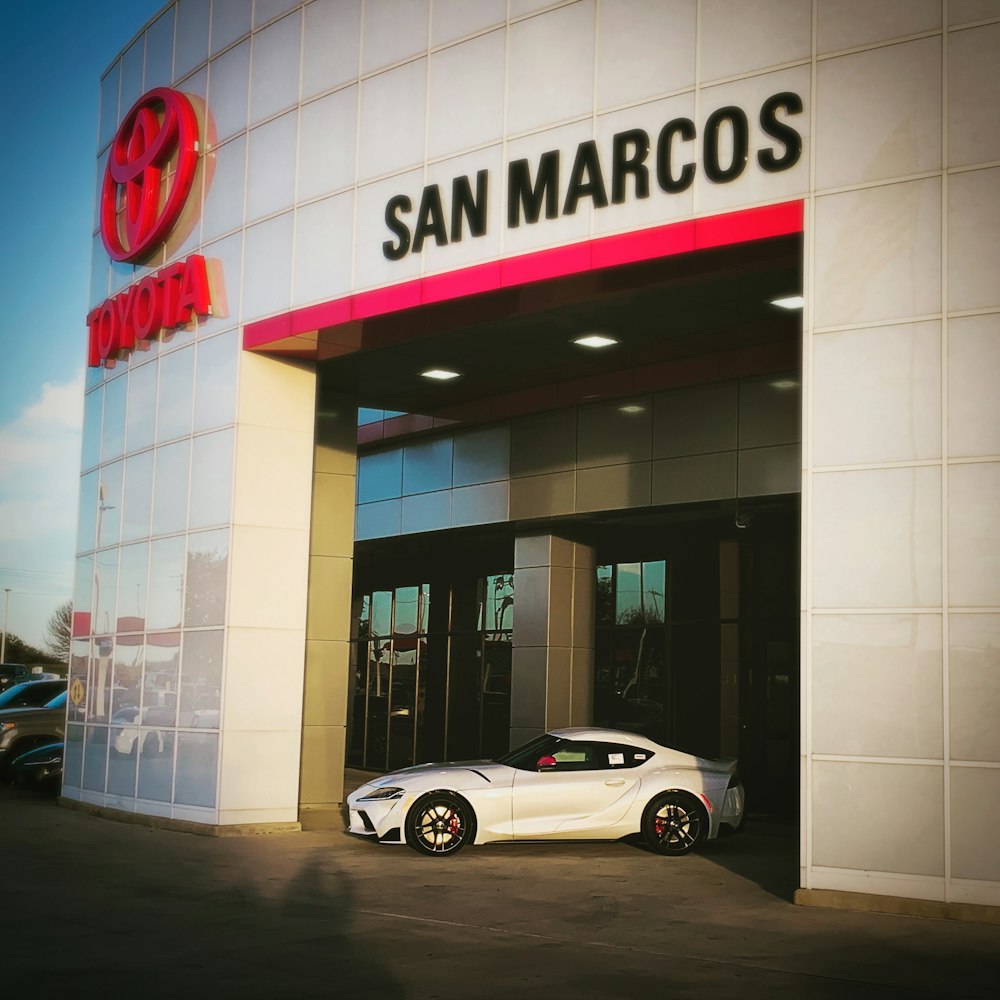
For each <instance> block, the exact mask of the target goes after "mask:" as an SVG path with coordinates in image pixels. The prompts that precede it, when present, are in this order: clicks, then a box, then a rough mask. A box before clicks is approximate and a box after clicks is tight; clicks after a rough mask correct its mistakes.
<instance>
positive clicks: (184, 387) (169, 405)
mask: <svg viewBox="0 0 1000 1000" xmlns="http://www.w3.org/2000/svg"><path fill="white" fill-rule="evenodd" d="M159 366H160V384H159V389H158V391H157V395H156V440H157V441H169V440H171V439H172V438H176V437H183V436H184V435H186V434H190V433H191V404H192V401H193V399H194V347H193V345H192V346H189V347H184V348H182V349H181V350H179V351H172V352H170V353H169V354H164V355H162V356H161V358H160V362H159Z"/></svg>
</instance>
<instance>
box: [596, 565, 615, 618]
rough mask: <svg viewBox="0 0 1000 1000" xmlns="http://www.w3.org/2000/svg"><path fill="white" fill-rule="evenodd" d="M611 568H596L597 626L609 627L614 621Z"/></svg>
mask: <svg viewBox="0 0 1000 1000" xmlns="http://www.w3.org/2000/svg"><path fill="white" fill-rule="evenodd" d="M612 586H613V584H612V578H611V567H610V566H598V567H597V624H598V625H611V624H613V621H614V608H615V602H614V591H613V589H612Z"/></svg>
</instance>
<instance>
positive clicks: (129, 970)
mask: <svg viewBox="0 0 1000 1000" xmlns="http://www.w3.org/2000/svg"><path fill="white" fill-rule="evenodd" d="M0 800H2V801H0V809H2V810H3V812H4V813H5V816H4V822H3V823H0V852H2V856H3V858H4V859H5V860H6V861H8V864H7V865H5V869H6V872H5V879H4V881H5V886H6V888H7V890H8V891H9V892H11V893H12V895H13V898H16V899H18V900H19V903H18V911H19V912H18V914H17V921H18V925H19V926H21V927H24V928H35V932H34V933H25V934H23V935H18V938H17V944H16V947H15V948H11V949H9V950H8V951H7V954H6V957H5V960H4V977H3V978H4V980H5V982H6V983H7V984H8V985H10V984H12V983H19V984H21V985H22V986H28V985H30V984H32V983H34V984H35V985H37V986H39V987H41V986H42V985H44V988H45V993H46V994H55V993H56V991H57V990H58V991H59V992H63V991H65V992H66V995H71V996H91V995H97V994H98V992H101V993H103V992H105V991H106V990H108V989H109V988H111V987H113V988H115V989H117V988H119V987H120V988H125V989H127V990H128V992H133V990H134V991H135V992H137V993H138V994H139V995H141V996H144V997H160V996H173V997H178V996H180V997H183V996H185V995H187V996H195V997H196V996H204V995H207V994H208V992H209V991H211V992H212V993H214V994H216V995H221V996H237V995H240V996H265V995H273V996H287V995H294V996H332V995H343V994H342V993H341V991H348V990H351V991H356V993H357V995H360V996H377V997H386V998H396V997H403V996H404V995H405V991H404V989H403V987H402V986H401V985H400V983H399V981H398V979H397V978H396V976H395V975H394V974H393V972H392V971H390V969H389V968H388V967H387V965H386V964H385V962H384V961H383V960H382V958H381V957H380V954H379V950H378V949H377V948H376V947H374V946H373V945H372V944H371V943H370V942H368V941H366V940H365V939H364V937H363V936H362V935H361V934H360V933H356V932H355V928H354V926H353V923H354V916H353V914H354V909H355V906H356V901H355V898H354V891H353V888H352V882H351V879H350V878H349V877H348V876H347V875H346V874H345V873H344V872H343V871H342V870H341V869H340V868H339V867H338V865H337V864H335V863H334V861H333V859H332V857H331V852H330V851H328V850H323V849H318V848H317V849H309V850H308V851H307V852H303V851H302V850H301V849H298V850H288V848H291V847H293V846H297V845H301V844H302V842H301V840H299V839H298V838H299V836H300V835H297V834H291V835H284V836H271V837H259V838H247V839H243V840H240V841H238V842H237V841H234V840H231V839H218V838H203V837H198V836H193V835H189V834H180V833H176V832H167V831H157V830H148V829H143V828H138V827H135V826H131V825H124V824H115V823H112V822H108V821H102V820H94V819H93V818H91V817H84V816H81V815H80V814H72V813H69V812H68V811H64V810H61V809H60V808H59V807H58V806H57V805H56V803H55V801H54V800H53V799H52V798H50V797H43V796H39V795H36V794H33V793H30V792H16V791H11V790H9V789H2V790H0ZM46 813H47V815H46ZM39 823H41V824H43V825H44V826H46V827H47V828H48V829H47V836H46V837H45V838H44V840H43V841H42V842H41V843H39V842H38V841H37V840H36V839H35V838H33V836H32V829H33V827H36V825H37V824H39ZM95 823H100V827H99V836H98V837H95V836H94V831H95V827H94V824H95ZM84 824H86V826H87V827H88V829H86V830H84ZM53 827H55V828H56V830H55V832H56V833H57V836H56V837H53V836H52V835H51V833H52V831H53ZM74 830H75V831H78V832H85V833H86V838H85V840H84V841H83V842H81V841H80V840H78V839H77V838H75V837H74V836H73V832H74ZM98 840H99V841H100V845H101V846H100V850H99V852H98V851H95V850H94V847H95V841H98ZM81 848H82V849H81ZM88 848H89V850H88ZM13 859H16V864H11V863H10V861H12V860H13ZM43 928H44V933H41V930H42V929H43ZM114 984H117V987H115V986H114Z"/></svg>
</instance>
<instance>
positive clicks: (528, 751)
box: [496, 733, 566, 771]
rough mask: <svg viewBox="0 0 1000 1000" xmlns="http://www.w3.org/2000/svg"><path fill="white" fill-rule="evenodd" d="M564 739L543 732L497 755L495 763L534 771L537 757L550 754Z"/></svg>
mask: <svg viewBox="0 0 1000 1000" xmlns="http://www.w3.org/2000/svg"><path fill="white" fill-rule="evenodd" d="M565 742H566V741H565V740H564V739H561V738H560V737H558V736H553V735H552V734H551V733H545V734H544V735H542V736H536V737H535V738H534V739H533V740H528V742H527V743H524V744H522V745H521V746H519V747H517V748H515V749H514V750H511V751H510V753H505V754H504V755H503V756H502V757H497V759H496V763H497V764H506V765H507V766H508V767H516V768H518V769H519V770H521V771H534V770H537V767H538V758H539V757H546V756H551V755H552V754H553V753H554V752H555V751H556V750H557V749H558V747H559V746H560V745H561V744H563V743H565Z"/></svg>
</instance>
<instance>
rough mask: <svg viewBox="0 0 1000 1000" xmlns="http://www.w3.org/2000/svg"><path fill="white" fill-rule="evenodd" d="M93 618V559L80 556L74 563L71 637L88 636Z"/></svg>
mask: <svg viewBox="0 0 1000 1000" xmlns="http://www.w3.org/2000/svg"><path fill="white" fill-rule="evenodd" d="M93 617H94V557H93V556H81V557H80V558H79V559H77V561H76V580H75V583H74V585H73V635H74V636H81V635H90V634H91V633H92V632H93V628H92V624H93Z"/></svg>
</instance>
